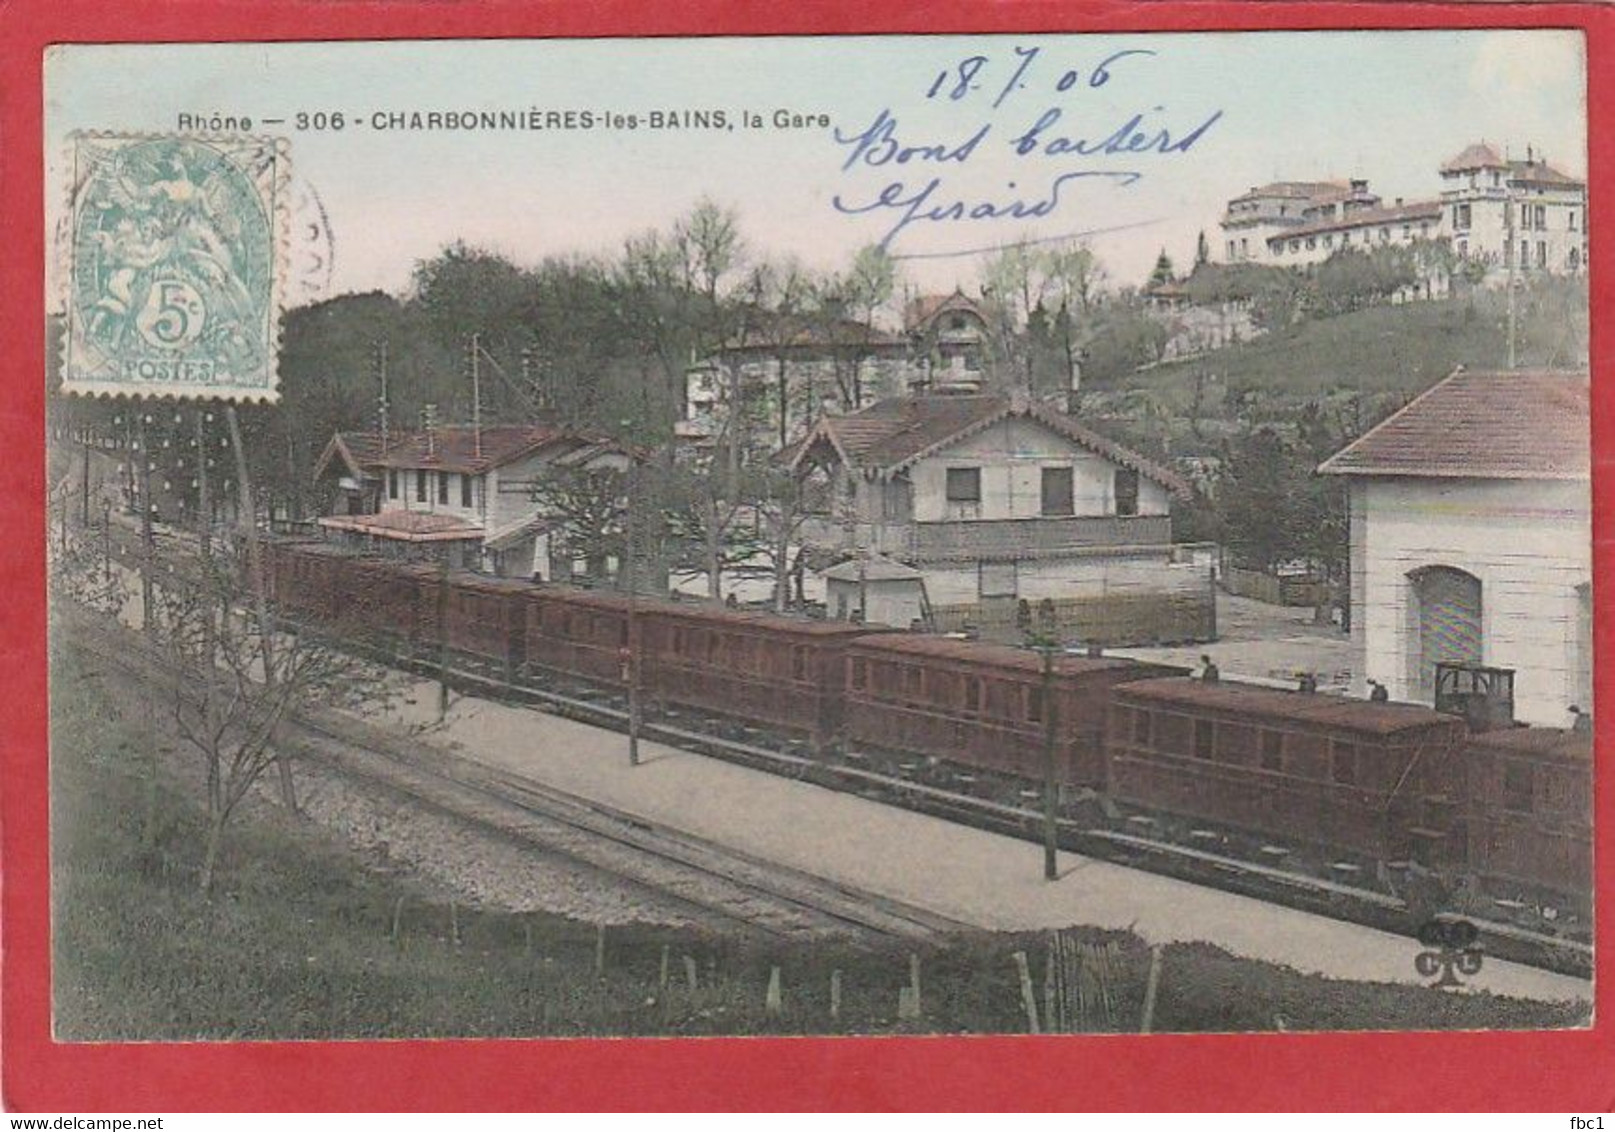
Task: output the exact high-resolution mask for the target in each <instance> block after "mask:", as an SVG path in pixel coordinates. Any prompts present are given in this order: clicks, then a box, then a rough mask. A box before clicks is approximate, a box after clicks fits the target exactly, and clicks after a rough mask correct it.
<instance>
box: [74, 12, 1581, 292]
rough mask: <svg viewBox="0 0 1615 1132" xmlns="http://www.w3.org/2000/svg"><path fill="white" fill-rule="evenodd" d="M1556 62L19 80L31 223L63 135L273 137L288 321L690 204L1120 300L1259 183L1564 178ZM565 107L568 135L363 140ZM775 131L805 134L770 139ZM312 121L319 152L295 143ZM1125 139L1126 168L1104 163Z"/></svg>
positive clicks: (1057, 40) (789, 243)
mask: <svg viewBox="0 0 1615 1132" xmlns="http://www.w3.org/2000/svg"><path fill="white" fill-rule="evenodd" d="M1120 53H1126V54H1120ZM972 58H980V59H981V62H980V63H979V64H970V63H967V62H966V61H967V60H970V59H972ZM1107 59H1109V60H1111V61H1110V62H1109V64H1108V65H1107V66H1104V67H1101V64H1102V63H1104V61H1105V60H1107ZM1584 61H1585V52H1584V47H1583V43H1582V37H1581V34H1580V33H1579V32H1573V31H1548V30H1536V31H1476V32H1452V31H1420V32H1263V33H1254V32H1247V33H1215V34H1203V35H1201V34H1196V35H1159V34H1158V35H1147V34H1135V35H1119V36H1118V35H1106V36H1044V37H1039V36H946V37H943V36H935V37H931V36H926V37H861V38H836V37H822V38H777V39H687V40H588V41H558V40H549V41H543V40H538V41H514V40H506V41H439V42H433V43H399V42H394V43H339V44H330V43H322V44H174V45H106V46H71V47H61V48H55V49H53V50H52V52H51V54H50V55H49V56H48V58H47V61H46V91H45V95H46V115H45V130H46V138H45V141H46V152H47V155H48V160H47V170H46V176H47V196H46V199H47V201H51V202H56V204H55V206H54V207H53V208H52V209H51V210H50V214H49V215H48V216H47V222H48V223H49V224H50V225H51V226H52V229H53V230H56V229H59V228H60V227H61V219H62V213H63V212H64V211H65V208H66V204H65V202H67V201H68V200H69V191H70V190H69V187H68V186H67V185H66V183H65V169H66V168H67V163H66V160H65V159H66V156H67V155H68V153H69V152H70V140H69V139H70V134H71V132H72V131H75V130H98V131H113V132H142V133H145V132H174V131H176V130H177V129H178V128H179V124H178V116H179V115H181V114H189V115H192V116H193V117H195V118H202V119H207V118H210V117H211V116H212V115H214V114H221V115H230V116H235V117H237V118H240V117H242V116H246V117H250V118H251V119H252V120H253V132H255V133H278V134H284V135H285V136H287V137H288V138H289V142H290V155H291V163H292V168H293V176H294V180H295V182H296V183H297V185H298V186H299V187H300V189H302V191H301V192H300V196H301V198H302V199H303V200H305V201H309V200H312V199H313V198H314V197H317V198H318V201H319V203H320V204H321V205H322V206H323V209H324V213H325V216H326V217H327V218H328V222H329V230H330V233H331V240H332V245H331V249H330V250H331V251H333V252H334V260H333V267H332V269H331V271H330V273H329V281H328V283H327V282H326V280H325V277H324V276H322V277H321V281H320V292H321V293H320V294H307V295H304V296H302V297H303V298H304V299H308V298H319V297H323V296H324V294H325V293H328V294H331V295H334V294H340V293H343V292H348V291H365V290H373V289H381V290H386V291H390V292H394V293H402V292H404V291H405V290H406V289H407V288H408V286H409V281H410V276H411V272H412V270H413V269H414V266H415V264H416V263H417V262H418V261H420V260H423V259H426V258H429V257H431V256H432V255H434V254H435V253H436V252H437V251H438V250H440V249H441V248H442V247H444V246H445V245H446V244H449V243H451V242H453V241H456V240H463V241H465V242H466V243H467V244H470V245H473V246H479V247H483V248H487V249H489V250H492V251H496V252H499V253H501V254H504V255H506V256H508V257H509V258H511V259H512V260H514V261H516V262H518V263H522V264H533V263H537V262H538V261H540V260H541V259H543V258H544V257H546V256H550V255H558V254H569V253H586V254H606V255H609V254H612V253H614V252H615V251H617V250H618V249H620V247H621V246H622V243H623V240H624V239H625V238H626V237H628V236H630V235H632V234H634V233H636V232H640V231H643V230H645V229H648V228H656V227H666V226H667V225H668V224H669V223H670V222H672V221H673V220H674V218H676V217H677V216H679V215H681V214H683V213H685V212H687V211H688V210H689V208H690V207H691V206H692V205H693V204H694V203H695V202H696V201H698V200H699V199H701V198H702V197H703V196H707V197H711V198H712V199H713V200H715V201H717V202H718V203H720V204H722V205H725V206H729V207H732V208H734V209H735V210H737V212H738V213H739V216H740V220H741V225H742V228H743V230H744V232H745V234H746V237H747V240H748V244H749V246H750V247H751V249H752V252H753V254H754V255H755V256H763V255H766V256H769V257H772V258H780V259H784V258H795V259H797V260H799V261H801V262H802V263H803V264H804V265H806V266H808V267H809V268H812V269H814V270H820V271H834V270H840V269H844V268H845V267H846V265H847V264H848V263H849V262H850V260H851V258H852V256H853V255H854V254H855V253H856V250H857V249H858V248H859V247H861V246H863V245H867V244H871V243H878V242H881V241H885V242H886V246H887V247H888V250H890V251H891V252H892V253H893V254H894V255H897V256H899V257H901V265H902V278H903V281H904V284H905V286H906V287H909V288H913V289H916V290H920V291H946V290H951V289H952V288H953V287H954V286H955V285H962V286H964V287H966V288H967V289H969V288H971V287H973V286H975V285H976V283H977V270H978V268H979V265H980V262H981V259H982V257H981V255H980V254H974V253H979V251H980V250H981V249H991V248H994V247H1000V246H1003V245H1006V244H1013V243H1015V242H1017V241H1021V240H1028V239H1035V240H1057V239H1059V238H1062V237H1072V238H1081V239H1085V240H1087V242H1088V243H1089V244H1090V246H1091V247H1092V248H1093V250H1094V251H1095V253H1096V254H1097V255H1098V257H1099V259H1100V260H1101V262H1102V263H1103V264H1104V266H1105V269H1106V272H1107V274H1108V276H1109V277H1110V279H1111V280H1112V281H1113V282H1114V283H1115V284H1129V285H1137V284H1140V283H1142V282H1143V281H1144V279H1145V278H1146V277H1147V276H1148V274H1149V271H1150V269H1151V267H1152V265H1153V264H1154V262H1155V257H1156V255H1157V253H1158V252H1159V251H1160V250H1162V249H1165V250H1166V251H1167V252H1168V253H1169V254H1170V255H1171V256H1172V257H1173V258H1174V260H1175V261H1176V262H1177V263H1178V265H1179V266H1180V267H1186V266H1187V265H1188V263H1189V262H1190V261H1191V260H1192V258H1193V255H1194V249H1195V243H1196V238H1197V235H1198V234H1199V233H1200V232H1202V231H1204V232H1205V233H1206V235H1207V238H1208V239H1209V240H1211V241H1212V242H1213V245H1214V246H1215V243H1216V241H1217V240H1218V238H1219V231H1218V228H1217V221H1218V219H1219V217H1220V216H1221V214H1222V212H1223V209H1224V206H1225V204H1226V202H1227V200H1228V198H1230V197H1232V196H1236V195H1238V194H1239V193H1241V192H1243V191H1245V190H1246V189H1248V188H1250V187H1251V186H1253V185H1257V184H1261V183H1264V182H1267V181H1271V180H1274V179H1296V180H1324V179H1336V178H1347V177H1365V178H1367V179H1368V180H1369V182H1370V187H1371V188H1372V189H1373V190H1374V191H1376V192H1378V193H1380V194H1381V195H1382V196H1383V197H1384V198H1385V199H1386V200H1387V202H1389V201H1391V200H1393V199H1394V198H1396V197H1405V198H1407V199H1409V200H1411V199H1415V198H1420V197H1431V196H1435V195H1436V194H1437V193H1438V192H1439V190H1440V181H1439V177H1438V175H1437V167H1438V166H1439V164H1440V163H1441V161H1442V160H1444V159H1445V158H1448V157H1450V156H1452V155H1453V154H1456V153H1457V152H1458V151H1459V150H1461V149H1463V148H1464V147H1465V146H1466V145H1468V144H1470V143H1472V142H1475V141H1479V140H1482V139H1484V140H1486V141H1489V142H1491V143H1493V144H1494V145H1498V146H1499V147H1507V149H1508V150H1509V152H1510V153H1511V155H1513V156H1519V157H1523V156H1524V155H1525V151H1526V147H1527V146H1528V145H1529V146H1531V147H1532V148H1533V150H1534V152H1536V153H1539V154H1545V155H1546V156H1547V158H1548V160H1549V161H1551V162H1552V163H1553V164H1555V165H1556V166H1558V167H1560V168H1561V169H1563V170H1565V171H1566V172H1570V173H1573V174H1576V175H1580V174H1582V173H1583V172H1584V171H1585V169H1586V112H1585V90H1586V81H1585V62H1584ZM1023 63H1024V64H1025V67H1024V70H1023V69H1021V65H1022V64H1023ZM961 65H963V66H965V67H966V68H971V67H974V70H973V72H972V73H971V74H970V75H969V79H970V82H968V83H967V84H966V85H964V86H960V85H958V84H959V76H960V67H961ZM1017 74H1018V76H1019V77H1018V81H1017V80H1016V76H1017ZM955 95H957V96H958V97H957V98H955V97H954V96H955ZM569 110H570V111H575V112H580V113H581V112H589V113H592V114H594V115H595V125H594V126H593V127H592V128H587V129H585V128H576V129H572V130H564V129H542V130H531V129H520V130H516V129H491V130H490V129H477V130H470V131H467V130H464V129H438V130H412V129H408V128H398V127H396V126H393V125H391V124H390V120H389V119H388V117H387V116H388V115H393V114H400V115H403V119H402V120H403V121H404V122H405V123H406V124H407V123H408V122H409V119H410V116H411V115H413V114H416V113H419V114H421V115H423V116H424V115H426V114H429V113H432V112H438V113H444V112H454V113H461V112H466V111H493V112H501V111H502V112H506V113H510V114H522V115H526V114H528V113H531V112H537V113H539V114H545V113H548V112H551V111H554V112H566V111H569ZM657 110H661V111H664V112H665V111H692V110H722V111H723V112H724V114H725V116H726V125H732V126H733V127H734V128H732V129H730V128H725V129H717V130H701V129H660V130H655V129H650V128H648V126H647V124H646V121H645V119H646V118H647V116H648V114H649V113H650V112H652V111H657ZM777 110H786V111H789V112H794V113H798V114H801V115H804V116H819V115H823V116H825V117H826V118H827V120H828V123H829V124H828V125H821V124H817V123H816V122H811V123H810V124H808V125H806V126H804V127H803V128H774V127H773V125H772V121H771V120H772V118H773V115H774V113H775V111H777ZM1056 111H1057V112H1058V114H1057V120H1054V121H1052V122H1049V123H1048V124H1047V125H1046V126H1045V128H1044V129H1043V130H1042V131H1041V132H1038V133H1036V134H1033V135H1031V136H1028V131H1029V130H1030V129H1031V127H1033V125H1034V124H1035V123H1037V122H1039V120H1040V119H1047V118H1048V117H1050V116H1051V115H1052V114H1053V112H1056ZM336 112H340V113H341V114H342V115H343V128H342V129H340V130H335V129H330V128H327V129H324V130H318V129H314V128H312V127H313V126H314V125H315V123H316V121H317V119H315V118H314V117H313V116H314V115H317V114H321V113H324V114H326V115H330V114H332V113H336ZM746 113H754V114H757V115H759V116H760V117H761V118H762V119H763V121H764V123H765V124H764V126H762V127H761V128H750V127H748V126H747V125H746V124H745V123H746V122H747V121H748V119H745V118H743V117H742V115H743V114H746ZM299 114H307V115H310V118H309V119H308V121H307V123H306V127H307V128H303V129H299V128H298V124H299V122H298V115H299ZM607 114H621V115H628V114H633V115H637V116H638V118H639V119H640V125H639V128H637V129H632V130H629V129H623V128H613V127H610V126H608V125H605V124H604V116H605V115H607ZM377 115H380V116H381V117H380V119H378V117H377ZM1135 116H1137V121H1136V123H1135V124H1134V125H1133V126H1132V128H1130V129H1129V128H1127V127H1128V124H1129V123H1130V122H1134V119H1135ZM266 118H267V119H284V121H283V122H268V123H266V122H264V121H263V119H266ZM327 121H328V119H327ZM424 121H425V119H424V118H423V122H424ZM1202 127H1203V128H1202ZM1162 130H1164V131H1166V136H1165V138H1163V137H1162V134H1161V131H1162ZM1118 131H1119V133H1118ZM1134 135H1138V136H1137V137H1136V139H1135V140H1134V142H1133V143H1132V148H1133V149H1135V150H1137V151H1130V150H1129V148H1128V146H1127V145H1125V144H1121V145H1112V146H1110V147H1108V150H1109V151H1107V147H1106V146H1105V144H1104V143H1105V141H1106V139H1108V138H1112V137H1118V138H1120V139H1123V140H1124V141H1125V139H1129V138H1133V137H1134ZM971 139H975V140H974V143H973V144H972V142H971ZM1078 143H1080V144H1078ZM904 149H907V150H909V151H910V152H908V153H907V154H903V153H902V152H901V151H902V150H904ZM1163 149H1165V150H1168V152H1161V151H1162V150H1163ZM1023 151H1024V152H1023ZM899 157H906V160H898V158H899ZM933 182H934V184H933ZM305 187H306V188H305ZM928 187H929V192H928V193H927V192H926V190H927V188H928ZM308 189H312V196H311V195H310V194H309V192H308V191H307V190H308ZM916 201H918V203H916ZM956 202H958V203H959V204H960V205H962V207H960V208H957V209H951V208H950V206H952V205H954V204H955V203H956ZM959 212H963V213H966V214H967V215H964V216H962V217H961V216H957V215H956V214H957V213H959ZM970 212H976V213H977V215H976V216H974V217H972V216H970V215H968V213H970ZM905 221H906V222H905ZM294 235H295V233H294ZM967 253H971V254H967ZM57 258H58V257H56V256H54V255H53V262H52V263H51V264H48V265H47V278H48V279H50V280H52V283H51V284H50V285H51V286H53V287H54V286H55V285H56V284H55V282H54V280H55V279H56V266H57V265H56V262H55V260H56V259H57ZM53 293H54V292H53Z"/></svg>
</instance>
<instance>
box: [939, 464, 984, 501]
mask: <svg viewBox="0 0 1615 1132" xmlns="http://www.w3.org/2000/svg"><path fill="white" fill-rule="evenodd" d="M947 498H948V502H949V503H980V502H981V469H980V468H949V469H948V483H947Z"/></svg>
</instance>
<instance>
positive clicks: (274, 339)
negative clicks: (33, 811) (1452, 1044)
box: [43, 29, 1597, 1043]
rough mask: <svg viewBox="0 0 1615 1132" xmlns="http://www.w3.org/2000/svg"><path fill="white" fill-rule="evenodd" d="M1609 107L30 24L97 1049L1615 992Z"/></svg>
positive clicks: (1368, 83)
mask: <svg viewBox="0 0 1615 1132" xmlns="http://www.w3.org/2000/svg"><path fill="white" fill-rule="evenodd" d="M1235 76H1237V81H1233V78H1232V77H1235ZM1587 83H1588V60H1587V42H1586V40H1585V38H1584V35H1583V33H1582V32H1581V31H1580V30H1574V29H1570V30H1564V29H1534V30H1509V29H1475V30H1464V29H1426V30H1417V31H1412V30H1410V31H1389V30H1387V31H1372V32H1368V31H1350V30H1341V31H1269V32H1257V31H1243V32H1197V33H1192V34H1189V33H1185V34H1158V33H1148V32H1133V33H1125V34H1124V33H1113V34H1063V35H1053V34H1050V35H1043V34H1036V35H1034V34H997V35H987V34H984V35H971V36H963V35H934V36H918V35H887V36H828V37H812V38H792V37H782V38H743V37H737V38H701V39H697V38H674V39H663V40H638V39H627V38H622V39H609V38H608V39H592V40H476V39H466V40H440V41H433V42H425V41H400V40H392V41H369V42H363V41H359V42H319V43H315V42H303V43H299V42H276V43H233V42H213V43H173V44H163V45H157V44H106V45H87V44H69V45H62V46H57V47H54V48H52V49H50V50H49V52H48V53H47V54H46V58H45V63H44V122H43V127H44V159H45V170H44V174H45V191H44V202H45V220H46V225H45V227H46V241H45V251H46V264H45V288H44V298H45V311H44V317H45V324H46V328H45V341H46V346H47V350H46V373H45V375H44V380H45V382H46V388H47V407H46V413H47V423H48V433H49V440H48V452H47V457H48V460H47V469H48V477H47V492H48V498H47V503H46V507H45V517H46V523H47V531H48V540H47V541H48V555H49V560H48V567H47V573H48V580H49V591H50V616H51V713H52V716H51V721H52V722H51V728H52V730H51V775H52V791H53V794H52V797H53V810H52V814H53V824H52V828H51V830H50V837H51V850H52V866H51V867H52V873H51V883H52V900H53V903H52V913H53V921H52V963H53V968H52V978H53V985H52V988H51V994H52V998H51V1003H52V1011H53V1032H54V1036H55V1039H56V1041H58V1042H62V1043H80V1042H125V1041H194V1040H201V1041H213V1042H226V1041H240V1040H249V1039H251V1040H256V1039H273V1040H286V1039H292V1040H307V1039H321V1040H342V1039H378V1038H386V1039H408V1038H473V1037H477V1038H481V1037H502V1038H557V1037H571V1038H576V1037H638V1036H725V1035H728V1036H749V1035H786V1034H788V1035H810V1036H837V1035H917V1034H1041V1035H1082V1034H1098V1033H1104V1034H1141V1033H1147V1034H1157V1035H1159V1034H1167V1033H1183V1032H1211V1033H1226V1032H1231V1031H1271V1032H1276V1031H1328V1030H1376V1031H1394V1030H1494V1031H1502V1030H1508V1031H1518V1030H1543V1029H1563V1028H1580V1027H1587V1026H1590V1025H1592V1023H1593V982H1592V976H1593V968H1594V947H1593V945H1594V932H1593V925H1594V903H1595V902H1594V881H1595V878H1594V868H1593V839H1592V798H1593V782H1594V774H1593V723H1594V719H1595V717H1596V715H1597V712H1596V711H1595V704H1594V699H1593V671H1594V669H1593V623H1594V603H1593V598H1592V589H1593V567H1592V559H1593V552H1592V529H1591V524H1592V518H1591V512H1592V508H1591V459H1590V455H1589V451H1590V449H1589V445H1590V439H1589V433H1590V416H1591V414H1590V410H1589V391H1590V377H1589V375H1590V368H1591V358H1590V354H1589V331H1588V327H1589V290H1588V252H1589V246H1590V245H1589V240H1590V239H1591V236H1590V233H1589V217H1590V213H1589V179H1590V174H1589V169H1590V166H1589V152H1588V117H1587V99H1586V91H1587ZM1161 1040H1166V1039H1161Z"/></svg>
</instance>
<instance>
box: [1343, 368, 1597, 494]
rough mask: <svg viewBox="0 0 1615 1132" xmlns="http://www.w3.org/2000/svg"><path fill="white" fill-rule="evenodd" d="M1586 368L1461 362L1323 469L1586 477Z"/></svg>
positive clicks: (1363, 473)
mask: <svg viewBox="0 0 1615 1132" xmlns="http://www.w3.org/2000/svg"><path fill="white" fill-rule="evenodd" d="M1589 431H1590V415H1589V410H1588V396H1587V374H1586V373H1585V372H1570V371H1561V370H1510V371H1504V372H1501V373H1496V372H1493V373H1483V372H1478V371H1477V372H1473V373H1471V372H1469V371H1467V370H1463V369H1460V370H1458V371H1457V372H1455V373H1453V374H1452V375H1450V376H1449V377H1447V378H1445V379H1444V380H1442V381H1440V382H1438V383H1436V384H1435V385H1434V386H1432V387H1431V388H1430V389H1428V390H1426V391H1425V392H1424V393H1422V394H1420V395H1419V396H1418V397H1416V398H1414V399H1413V401H1411V402H1410V403H1409V404H1407V405H1406V406H1405V407H1404V408H1402V409H1401V410H1400V411H1398V412H1396V413H1394V414H1393V415H1392V416H1390V417H1388V418H1387V419H1386V420H1384V421H1381V422H1380V423H1379V424H1378V425H1376V426H1375V427H1374V428H1372V429H1370V430H1369V431H1368V432H1366V433H1364V434H1363V435H1362V436H1360V437H1358V438H1357V440H1355V441H1354V442H1353V443H1351V444H1350V445H1348V446H1347V447H1346V448H1344V449H1342V450H1341V451H1340V452H1337V453H1336V454H1335V455H1333V456H1331V457H1330V458H1329V459H1328V460H1326V461H1324V463H1323V465H1322V466H1321V467H1320V468H1319V469H1318V470H1319V471H1320V472H1323V473H1324V474H1326V475H1352V476H1443V477H1481V478H1490V479H1586V478H1588V475H1589V470H1590V463H1589V461H1590V456H1589V436H1588V434H1589Z"/></svg>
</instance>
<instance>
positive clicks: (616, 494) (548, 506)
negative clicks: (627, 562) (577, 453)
mask: <svg viewBox="0 0 1615 1132" xmlns="http://www.w3.org/2000/svg"><path fill="white" fill-rule="evenodd" d="M627 495H628V485H627V477H626V475H625V474H624V473H623V472H622V471H620V470H618V469H617V468H612V467H593V468H566V467H550V468H546V469H545V471H544V472H543V474H542V475H541V476H540V477H539V478H538V480H537V481H536V482H535V483H534V484H533V501H534V502H535V503H537V504H538V505H539V510H540V511H542V512H543V513H545V514H548V515H550V516H552V517H553V518H554V519H555V521H556V522H557V524H558V525H559V528H560V529H559V534H560V541H561V544H562V549H563V551H564V553H566V554H567V555H568V556H570V557H571V558H572V559H573V560H574V561H576V560H577V559H579V558H581V559H583V561H584V562H586V563H587V564H588V565H587V569H588V573H589V575H590V577H593V578H596V579H603V578H604V577H605V573H606V560H607V559H608V558H610V557H611V556H613V555H619V556H620V555H621V553H622V551H623V549H624V541H625V535H626V531H627V522H626V521H627V513H628V501H627Z"/></svg>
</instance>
